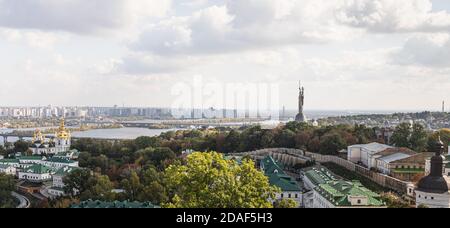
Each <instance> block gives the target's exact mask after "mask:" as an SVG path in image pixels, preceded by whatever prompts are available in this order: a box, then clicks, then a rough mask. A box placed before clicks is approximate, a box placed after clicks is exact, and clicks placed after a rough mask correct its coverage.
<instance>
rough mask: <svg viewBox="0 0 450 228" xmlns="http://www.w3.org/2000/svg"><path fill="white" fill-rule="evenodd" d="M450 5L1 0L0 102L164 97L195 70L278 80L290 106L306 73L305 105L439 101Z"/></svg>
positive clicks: (425, 105)
mask: <svg viewBox="0 0 450 228" xmlns="http://www.w3.org/2000/svg"><path fill="white" fill-rule="evenodd" d="M93 6H95V7H93ZM399 7H401V10H399ZM99 9H101V10H99ZM449 11H450V3H449V2H448V1H445V0H398V1H388V0H376V1H369V0H345V1H340V0H331V1H330V0H319V1H318V0H301V1H300V0H298V1H296V0H278V1H269V0H231V1H223V0H211V1H207V0H196V1H192V0H189V1H187V0H180V1H171V0H133V1H125V0H92V1H81V0H73V1H53V0H51V1H31V0H25V1H15V0H1V1H0V50H2V51H1V52H0V61H1V62H2V67H1V68H0V75H1V76H0V77H1V79H2V83H1V84H2V89H1V90H0V98H1V102H0V104H1V105H2V106H39V105H48V104H52V105H65V106H71V105H89V106H113V105H115V104H118V105H122V104H125V105H126V106H139V107H143V106H147V107H150V106H151V107H168V106H170V104H172V103H173V102H174V99H175V98H174V95H173V94H172V90H173V86H174V85H175V84H176V83H179V82H182V83H186V84H187V85H191V84H192V80H193V77H194V76H195V75H201V76H203V78H204V80H205V81H206V82H215V83H219V84H225V83H237V82H240V83H250V84H254V83H261V82H264V83H279V86H280V94H279V96H280V104H279V105H280V106H281V105H285V106H286V107H287V108H289V109H296V107H297V106H296V105H297V100H296V97H297V93H298V86H297V84H298V81H299V80H302V82H303V84H304V86H305V87H306V88H307V90H306V94H307V96H306V109H310V110H314V109H321V110H346V109H352V110H355V109H363V110H440V107H441V102H442V100H448V101H449V103H450V93H449V92H448V91H449V88H450V80H449V73H450V67H449V66H450V62H449V60H450V54H449V53H450V12H449ZM217 108H221V107H217ZM276 108H280V107H276Z"/></svg>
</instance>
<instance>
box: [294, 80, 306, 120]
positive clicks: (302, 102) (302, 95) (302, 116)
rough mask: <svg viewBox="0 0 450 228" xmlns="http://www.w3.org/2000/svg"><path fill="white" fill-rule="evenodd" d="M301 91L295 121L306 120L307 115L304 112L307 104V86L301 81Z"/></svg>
mask: <svg viewBox="0 0 450 228" xmlns="http://www.w3.org/2000/svg"><path fill="white" fill-rule="evenodd" d="M299 89H300V92H299V96H298V114H297V116H296V117H295V121H297V122H306V121H307V120H306V116H305V114H304V113H303V106H304V105H305V88H304V87H302V84H301V83H300V87H299Z"/></svg>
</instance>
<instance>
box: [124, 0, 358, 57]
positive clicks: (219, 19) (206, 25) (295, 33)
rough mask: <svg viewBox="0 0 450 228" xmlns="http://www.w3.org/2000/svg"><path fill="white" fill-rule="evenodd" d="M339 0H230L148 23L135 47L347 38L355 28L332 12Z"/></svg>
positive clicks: (163, 50)
mask: <svg viewBox="0 0 450 228" xmlns="http://www.w3.org/2000/svg"><path fill="white" fill-rule="evenodd" d="M336 2H338V1H336V0H327V1H324V0H322V1H317V0H304V1H295V0H278V1H270V0H230V1H226V2H225V3H224V4H222V5H217V6H216V5H214V6H210V7H207V8H205V9H202V10H199V11H196V12H193V13H192V14H190V15H188V16H183V17H181V16H180V17H177V16H175V17H172V18H168V19H166V20H163V21H160V22H159V23H157V24H153V25H151V26H149V27H148V28H147V29H145V30H144V31H143V32H142V33H141V35H140V36H139V38H138V39H137V40H136V41H135V42H133V44H132V45H131V47H132V48H133V49H134V50H136V51H144V52H151V53H153V54H159V55H170V54H199V53H219V54H220V53H226V52H235V51H242V50H247V49H257V48H269V47H274V46H285V45H292V44H302V43H320V42H325V41H331V40H347V39H351V38H352V37H354V35H355V34H357V33H355V32H354V31H352V30H351V29H350V28H347V27H346V26H342V25H340V24H337V23H336V22H335V21H334V19H333V18H332V17H331V18H330V15H332V13H333V12H334V8H335V5H336Z"/></svg>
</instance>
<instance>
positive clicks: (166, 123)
mask: <svg viewBox="0 0 450 228" xmlns="http://www.w3.org/2000/svg"><path fill="white" fill-rule="evenodd" d="M265 120H270V119H263V118H260V119H249V120H247V121H236V122H232V121H230V122H214V121H201V120H200V121H196V120H190V121H182V120H178V121H164V122H159V123H157V122H156V123H152V122H146V121H142V122H139V121H133V122H132V121H129V122H127V121H125V122H118V123H119V124H121V125H122V126H124V127H136V128H151V127H155V126H161V125H162V126H169V127H173V128H185V127H190V126H194V127H209V126H212V127H240V126H243V125H252V124H257V123H258V122H260V121H265Z"/></svg>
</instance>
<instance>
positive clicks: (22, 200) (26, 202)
mask: <svg viewBox="0 0 450 228" xmlns="http://www.w3.org/2000/svg"><path fill="white" fill-rule="evenodd" d="M11 195H12V196H13V197H15V198H16V199H18V200H19V201H20V204H19V206H17V208H29V207H30V200H29V199H28V198H27V197H25V196H23V195H20V194H18V193H16V192H11Z"/></svg>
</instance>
